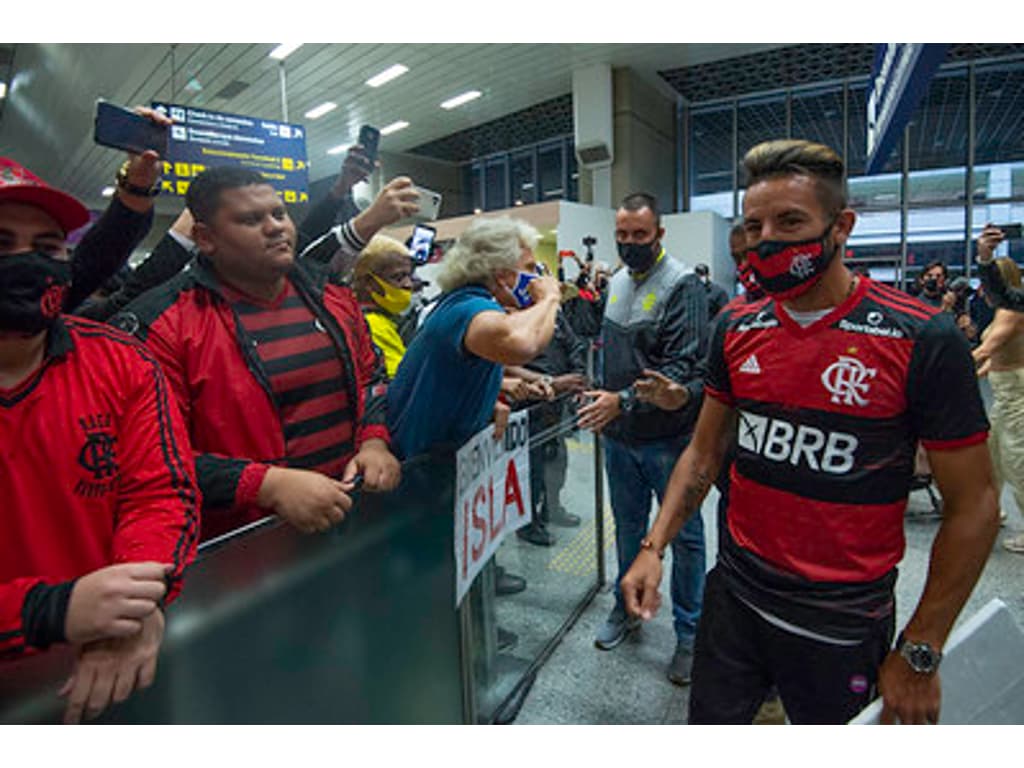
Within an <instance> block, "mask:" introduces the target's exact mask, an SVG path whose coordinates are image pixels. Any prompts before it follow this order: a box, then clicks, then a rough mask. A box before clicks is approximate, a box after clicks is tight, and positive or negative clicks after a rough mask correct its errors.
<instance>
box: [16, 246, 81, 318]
mask: <svg viewBox="0 0 1024 768" xmlns="http://www.w3.org/2000/svg"><path fill="white" fill-rule="evenodd" d="M70 284H71V264H70V263H69V262H67V261H61V260H60V259H55V258H53V257H52V256H49V255H47V254H45V253H41V252H38V251H37V252H30V253H13V254H10V255H8V256H0V331H14V332H18V333H25V334H29V335H35V334H37V333H40V332H41V331H45V330H47V329H49V327H50V326H51V325H52V324H53V321H54V320H56V319H57V315H59V314H60V313H61V310H62V309H63V307H64V297H65V295H67V291H68V286H69V285H70Z"/></svg>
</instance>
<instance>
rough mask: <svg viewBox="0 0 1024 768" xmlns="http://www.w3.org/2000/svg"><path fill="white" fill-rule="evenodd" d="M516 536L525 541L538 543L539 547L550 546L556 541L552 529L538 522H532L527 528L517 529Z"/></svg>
mask: <svg viewBox="0 0 1024 768" xmlns="http://www.w3.org/2000/svg"><path fill="white" fill-rule="evenodd" d="M516 536H518V537H519V538H520V539H522V540H523V541H528V542H530V543H531V544H536V545H537V546H538V547H550V546H551V545H552V544H554V543H555V537H554V536H552V535H551V531H549V530H548V529H547V528H545V527H544V526H543V525H539V524H537V523H531V524H530V525H528V526H526V527H525V528H520V529H519V530H518V531H516Z"/></svg>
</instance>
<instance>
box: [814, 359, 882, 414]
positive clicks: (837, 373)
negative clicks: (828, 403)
mask: <svg viewBox="0 0 1024 768" xmlns="http://www.w3.org/2000/svg"><path fill="white" fill-rule="evenodd" d="M877 373H878V370H877V369H875V368H868V367H867V366H866V365H864V363H862V362H861V361H860V360H858V359H857V358H856V357H850V356H849V355H840V356H839V359H838V360H836V361H835V362H834V363H832V365H830V366H829V367H828V368H826V369H825V372H824V373H823V374H821V383H822V384H824V385H825V389H827V390H828V391H829V392H831V393H832V402H833V403H835V404H836V405H859V406H861V407H863V406H865V405H867V404H868V401H867V399H866V398H865V397H864V395H866V394H867V393H868V381H869V380H871V379H873V378H875V375H876V374H877Z"/></svg>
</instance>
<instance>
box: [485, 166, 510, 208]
mask: <svg viewBox="0 0 1024 768" xmlns="http://www.w3.org/2000/svg"><path fill="white" fill-rule="evenodd" d="M486 184H487V187H486V198H485V200H484V202H485V203H486V205H485V210H488V211H496V210H500V209H502V208H508V207H509V200H508V157H507V156H502V157H500V158H496V159H492V160H488V161H487V166H486Z"/></svg>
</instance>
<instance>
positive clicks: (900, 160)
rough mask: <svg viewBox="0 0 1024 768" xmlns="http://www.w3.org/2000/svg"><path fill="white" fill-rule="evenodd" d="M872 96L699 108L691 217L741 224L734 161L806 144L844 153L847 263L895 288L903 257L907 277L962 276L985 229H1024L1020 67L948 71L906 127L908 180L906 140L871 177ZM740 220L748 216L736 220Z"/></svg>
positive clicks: (848, 88) (771, 98)
mask: <svg viewBox="0 0 1024 768" xmlns="http://www.w3.org/2000/svg"><path fill="white" fill-rule="evenodd" d="M972 77H973V78H974V82H973V87H974V94H975V102H974V104H973V109H974V125H975V134H974V135H971V132H970V124H971V119H970V116H971V111H972V104H971V93H972V90H971V89H972V82H971V79H972ZM867 85H868V82H867V79H866V78H860V79H850V80H848V81H846V83H845V84H844V83H842V82H838V83H837V82H831V83H822V84H819V85H810V86H807V87H801V88H799V89H794V90H792V91H789V92H787V93H782V92H779V91H774V92H771V93H763V94H749V95H745V96H743V97H740V98H738V99H736V100H729V101H727V102H726V101H716V102H709V103H705V104H693V105H691V106H690V109H689V121H688V124H689V135H688V136H687V137H686V140H687V141H688V142H689V153H688V156H689V167H688V168H687V169H684V170H685V172H687V173H689V181H690V184H689V190H690V197H689V199H688V200H687V201H686V202H687V210H690V211H702V210H704V211H706V210H711V211H715V212H717V213H719V214H720V215H722V216H723V217H725V218H727V219H732V218H734V211H733V199H734V198H735V199H737V200H739V201H741V202H742V198H743V190H742V188H741V187H740V188H735V187H734V184H735V185H737V186H738V185H742V183H743V179H742V175H741V172H740V171H741V169H740V168H736V169H734V168H733V166H732V162H733V158H734V152H735V157H736V159H737V160H739V161H740V162H741V161H742V157H743V154H744V153H745V152H746V151H747V150H748V149H749V148H750V147H751V146H753V145H754V144H757V143H758V142H760V141H764V140H766V139H774V138H784V137H786V136H791V137H793V138H804V139H809V140H811V141H818V142H821V143H823V144H826V145H828V146H830V147H832V148H833V149H835V150H836V151H837V152H840V153H843V154H844V159H845V161H846V167H847V174H848V178H847V181H848V186H849V194H850V204H851V206H852V207H853V208H854V209H855V210H856V211H857V214H858V219H857V226H856V228H855V229H854V232H853V235H852V237H851V238H850V241H849V244H848V252H847V254H846V255H847V257H848V258H851V259H854V263H855V264H857V265H858V266H868V267H870V268H871V274H872V275H874V276H876V277H878V278H880V279H883V280H888V281H899V280H900V279H901V275H900V271H901V268H900V265H901V262H902V258H903V254H904V251H905V253H906V259H907V262H906V277H907V278H912V277H913V276H914V275H915V274H916V272H917V271H919V270H920V268H921V266H923V265H924V264H925V263H927V262H929V261H932V260H935V259H938V260H941V261H942V262H943V263H945V264H947V265H949V267H950V269H951V271H953V272H954V273H955V274H959V273H963V272H964V271H966V270H968V269H970V267H971V265H969V263H968V254H970V253H973V247H969V244H968V242H967V238H968V237H969V238H970V240H971V241H973V240H974V239H975V238H976V237H977V235H978V233H979V232H980V231H981V229H982V227H983V226H984V225H985V223H987V222H993V223H996V224H1011V223H1015V222H1020V221H1022V220H1024V125H1021V123H1022V121H1024V109H1022V107H1024V59H1010V60H1001V61H991V62H987V63H985V64H979V65H977V66H975V68H974V71H973V73H972V72H971V70H970V69H969V68H968V67H966V66H965V65H963V64H955V65H947V66H944V67H942V68H941V69H940V70H939V72H938V73H936V75H935V76H934V78H933V79H932V81H931V83H930V84H929V88H928V92H927V94H926V95H925V97H924V98H923V100H922V102H921V104H920V105H919V107H918V109H917V111H916V113H915V115H914V117H913V119H912V121H911V123H910V125H909V127H908V131H907V134H906V138H907V148H908V149H907V157H906V162H907V174H906V177H904V171H903V164H904V146H903V144H904V140H903V138H902V137H901V139H900V141H899V142H898V143H897V146H896V147H895V148H894V149H893V151H892V152H891V153H890V155H889V157H888V158H887V159H886V161H885V164H884V166H883V167H882V169H881V171H880V172H879V173H875V174H871V175H867V174H866V173H865V171H866V166H867V125H866V123H867V114H866V113H867ZM780 86H783V87H784V84H782V83H780ZM844 90H845V92H844ZM734 110H735V125H734V119H733V117H734ZM844 113H845V116H846V122H845V124H844V122H843V117H844ZM972 151H973V157H974V163H973V168H972V167H971V164H970V162H971V153H972ZM969 175H970V177H971V179H972V184H971V189H970V190H968V188H967V184H968V178H969ZM904 188H905V189H906V191H907V195H906V196H907V199H906V200H904V199H903V190H904ZM968 195H969V197H968ZM969 203H970V204H971V205H972V209H971V210H972V213H971V226H970V229H969V232H968V228H967V206H968V204H969ZM904 212H906V216H907V219H906V221H907V227H906V232H905V233H904V232H903V231H902V228H901V220H902V217H903V213H904ZM741 214H742V205H741V206H740V210H738V211H736V212H735V216H739V215H741ZM1006 254H1009V255H1011V256H1013V257H1014V258H1015V259H1017V260H1018V261H1020V260H1022V259H1024V242H1021V241H1016V242H1010V243H1004V244H1003V245H1002V246H1001V247H1000V255H1006Z"/></svg>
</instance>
